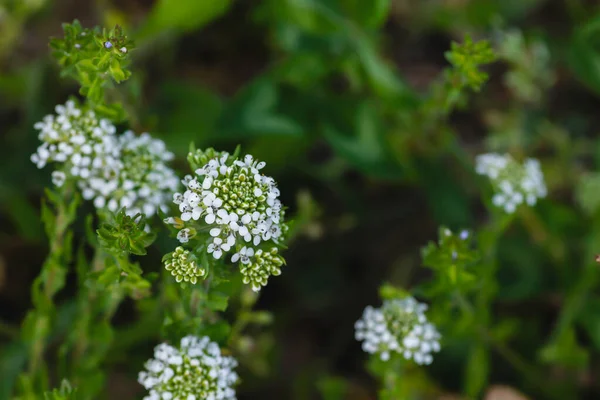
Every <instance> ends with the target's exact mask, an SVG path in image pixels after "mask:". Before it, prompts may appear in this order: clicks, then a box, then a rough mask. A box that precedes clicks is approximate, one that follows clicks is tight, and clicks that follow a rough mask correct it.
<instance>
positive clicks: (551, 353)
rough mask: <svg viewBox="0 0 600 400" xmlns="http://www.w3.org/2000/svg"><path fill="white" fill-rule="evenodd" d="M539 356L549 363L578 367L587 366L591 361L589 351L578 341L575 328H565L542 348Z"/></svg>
mask: <svg viewBox="0 0 600 400" xmlns="http://www.w3.org/2000/svg"><path fill="white" fill-rule="evenodd" d="M539 357H540V359H541V360H542V361H544V362H545V363H548V364H559V365H562V366H564V367H569V368H578V369H583V368H585V367H586V366H587V365H588V362H589V354H588V351H587V350H586V349H585V348H584V347H583V346H581V345H580V344H579V342H578V341H577V338H576V336H575V330H574V329H565V330H564V331H563V334H561V335H560V336H559V337H558V338H555V339H553V340H552V342H551V343H549V344H548V345H546V346H544V347H543V348H542V349H541V350H540V352H539Z"/></svg>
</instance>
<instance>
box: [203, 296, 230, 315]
mask: <svg viewBox="0 0 600 400" xmlns="http://www.w3.org/2000/svg"><path fill="white" fill-rule="evenodd" d="M228 302H229V296H227V295H226V294H225V293H221V292H216V291H211V292H210V293H209V294H208V298H207V300H206V307H207V308H208V309H210V310H213V311H225V310H226V309H227V305H228Z"/></svg>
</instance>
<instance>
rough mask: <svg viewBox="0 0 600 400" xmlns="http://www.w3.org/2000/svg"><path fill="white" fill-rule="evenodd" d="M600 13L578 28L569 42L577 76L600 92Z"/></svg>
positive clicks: (573, 69)
mask: <svg viewBox="0 0 600 400" xmlns="http://www.w3.org/2000/svg"><path fill="white" fill-rule="evenodd" d="M599 32H600V15H595V16H594V17H593V18H592V19H590V21H588V22H587V23H586V24H583V25H580V26H578V27H577V28H576V30H575V32H574V33H573V36H572V37H571V41H570V43H569V53H568V59H567V61H568V62H569V66H570V67H571V70H572V71H573V72H574V73H575V76H576V77H577V78H578V79H579V80H580V81H582V82H583V83H585V84H586V85H587V86H588V87H589V88H590V89H592V90H594V91H595V92H596V94H600V41H598V33H599Z"/></svg>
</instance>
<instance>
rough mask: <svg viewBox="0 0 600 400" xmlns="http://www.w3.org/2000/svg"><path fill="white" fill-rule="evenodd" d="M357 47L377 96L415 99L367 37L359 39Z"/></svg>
mask: <svg viewBox="0 0 600 400" xmlns="http://www.w3.org/2000/svg"><path fill="white" fill-rule="evenodd" d="M355 46H356V54H357V56H358V58H359V60H360V63H361V65H362V67H363V69H364V73H365V76H366V80H367V82H368V84H369V86H370V87H371V89H372V90H373V92H374V93H375V94H377V95H378V96H381V97H383V98H386V99H390V98H392V99H393V98H399V97H403V98H406V99H410V98H412V97H413V93H412V92H411V90H410V89H409V88H408V86H406V85H405V84H404V82H402V81H401V80H400V78H398V76H397V74H396V73H395V71H394V70H393V69H392V67H391V65H390V64H388V63H386V62H385V61H384V60H383V59H382V58H381V56H380V55H379V52H378V51H377V49H376V47H375V45H374V43H373V42H371V41H370V40H369V39H367V38H366V37H359V38H358V40H357V41H356V42H355Z"/></svg>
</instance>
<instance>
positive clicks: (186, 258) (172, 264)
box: [163, 246, 206, 284]
mask: <svg viewBox="0 0 600 400" xmlns="http://www.w3.org/2000/svg"><path fill="white" fill-rule="evenodd" d="M194 258H195V257H194V256H193V255H192V254H190V251H189V250H185V249H184V248H183V247H181V246H179V247H177V248H176V249H175V251H174V252H172V253H169V254H166V255H165V256H164V257H163V263H164V264H165V269H166V270H167V271H169V272H170V273H171V275H173V276H174V277H175V280H176V281H177V282H190V283H193V284H196V283H197V282H198V278H203V277H205V276H206V269H204V268H200V266H198V263H197V262H196V260H195V259H194Z"/></svg>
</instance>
